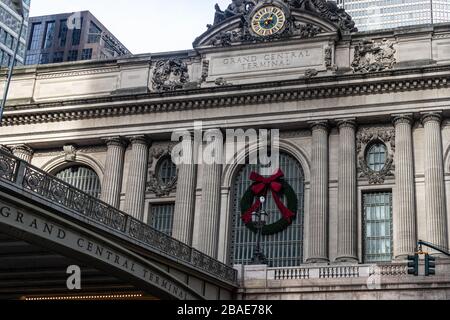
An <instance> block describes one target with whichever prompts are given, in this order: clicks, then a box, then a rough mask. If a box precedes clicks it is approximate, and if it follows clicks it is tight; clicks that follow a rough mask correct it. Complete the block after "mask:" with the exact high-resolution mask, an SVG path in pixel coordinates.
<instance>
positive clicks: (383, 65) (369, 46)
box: [352, 39, 396, 73]
mask: <svg viewBox="0 0 450 320" xmlns="http://www.w3.org/2000/svg"><path fill="white" fill-rule="evenodd" d="M395 52H396V50H395V48H394V43H393V42H391V41H388V40H386V39H384V40H383V41H381V42H375V41H371V40H365V41H363V42H361V43H359V44H357V45H356V46H355V55H354V60H353V62H352V68H353V71H354V72H355V73H356V72H361V73H367V72H376V71H382V70H385V69H392V68H393V67H394V65H395V64H396V59H395Z"/></svg>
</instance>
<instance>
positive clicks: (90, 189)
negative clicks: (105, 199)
mask: <svg viewBox="0 0 450 320" xmlns="http://www.w3.org/2000/svg"><path fill="white" fill-rule="evenodd" d="M56 177H57V178H58V179H61V180H63V181H64V182H67V183H68V184H70V185H72V186H74V187H75V188H78V189H80V190H82V191H84V192H86V193H87V194H90V195H91V196H93V197H96V198H98V197H99V196H100V191H101V190H100V179H99V177H98V175H97V174H96V173H95V171H94V170H92V169H91V168H88V167H84V166H73V167H70V168H67V169H65V170H62V171H60V172H59V173H57V174H56Z"/></svg>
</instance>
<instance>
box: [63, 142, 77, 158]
mask: <svg viewBox="0 0 450 320" xmlns="http://www.w3.org/2000/svg"><path fill="white" fill-rule="evenodd" d="M63 151H64V157H65V160H66V161H69V162H74V161H76V159H77V148H76V146H75V145H73V144H69V145H65V146H64V147H63Z"/></svg>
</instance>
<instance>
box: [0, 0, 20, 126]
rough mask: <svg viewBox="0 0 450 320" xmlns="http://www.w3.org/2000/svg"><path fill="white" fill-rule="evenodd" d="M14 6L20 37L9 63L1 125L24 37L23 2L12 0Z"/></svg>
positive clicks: (0, 112)
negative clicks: (18, 22) (22, 37)
mask: <svg viewBox="0 0 450 320" xmlns="http://www.w3.org/2000/svg"><path fill="white" fill-rule="evenodd" d="M12 4H13V5H14V8H15V9H16V12H17V13H18V14H19V15H20V17H21V21H20V31H19V36H18V37H17V44H16V48H15V49H14V55H13V57H12V60H11V61H10V62H9V66H8V69H9V70H8V76H7V78H6V84H5V90H4V91H3V99H2V102H1V105H0V124H1V122H2V119H3V111H4V110H5V105H6V99H7V98H8V91H9V85H10V84H11V77H12V73H13V70H14V65H15V63H16V57H17V53H18V52H19V47H20V37H21V36H22V31H23V26H24V24H25V14H24V10H23V2H22V0H12Z"/></svg>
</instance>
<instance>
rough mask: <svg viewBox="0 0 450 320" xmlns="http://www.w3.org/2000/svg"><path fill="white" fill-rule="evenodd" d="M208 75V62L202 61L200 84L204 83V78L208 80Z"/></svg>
mask: <svg viewBox="0 0 450 320" xmlns="http://www.w3.org/2000/svg"><path fill="white" fill-rule="evenodd" d="M208 75H209V60H203V62H202V76H201V80H202V81H201V82H205V81H206V78H208Z"/></svg>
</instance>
